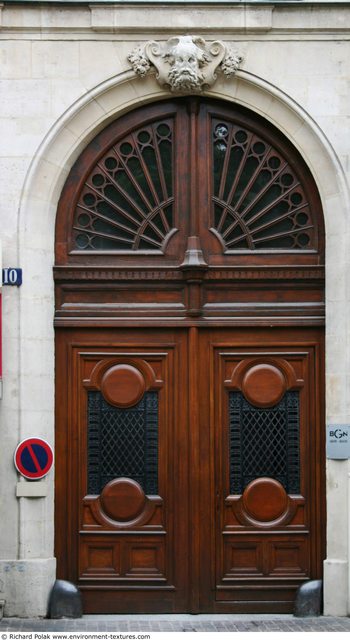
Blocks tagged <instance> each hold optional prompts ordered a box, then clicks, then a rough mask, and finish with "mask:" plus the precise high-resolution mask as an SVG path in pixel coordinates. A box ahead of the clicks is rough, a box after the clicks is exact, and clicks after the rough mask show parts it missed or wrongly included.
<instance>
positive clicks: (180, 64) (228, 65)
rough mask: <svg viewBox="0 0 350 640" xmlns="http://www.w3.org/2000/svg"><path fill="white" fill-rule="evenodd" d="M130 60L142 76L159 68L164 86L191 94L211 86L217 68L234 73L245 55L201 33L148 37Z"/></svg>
mask: <svg viewBox="0 0 350 640" xmlns="http://www.w3.org/2000/svg"><path fill="white" fill-rule="evenodd" d="M128 60H129V62H130V63H131V65H132V68H133V70H134V71H135V73H136V74H137V75H138V76H140V78H143V77H145V76H146V75H147V74H148V73H149V72H150V71H151V70H152V69H156V71H157V76H156V78H157V81H158V83H159V84H160V86H161V87H164V88H165V89H170V91H172V92H173V93H180V94H192V93H201V92H202V91H204V90H205V89H207V88H209V87H211V86H212V85H213V84H214V82H215V81H216V79H217V72H218V71H220V72H221V73H222V74H223V75H224V76H225V77H226V78H230V77H231V76H233V75H234V74H235V72H236V71H237V69H238V67H239V65H240V63H241V62H242V60H243V56H242V55H241V54H240V53H238V52H237V51H233V50H231V49H229V48H228V47H226V45H225V44H224V43H223V42H221V41H220V40H216V41H215V42H210V43H209V42H208V43H207V42H206V41H205V40H204V38H201V37H200V36H196V35H183V36H175V37H172V38H170V39H169V40H168V41H167V42H165V43H161V42H156V41H155V40H149V41H148V42H146V44H145V45H143V46H142V45H141V46H138V47H136V48H135V49H133V50H132V51H131V52H130V53H129V55H128Z"/></svg>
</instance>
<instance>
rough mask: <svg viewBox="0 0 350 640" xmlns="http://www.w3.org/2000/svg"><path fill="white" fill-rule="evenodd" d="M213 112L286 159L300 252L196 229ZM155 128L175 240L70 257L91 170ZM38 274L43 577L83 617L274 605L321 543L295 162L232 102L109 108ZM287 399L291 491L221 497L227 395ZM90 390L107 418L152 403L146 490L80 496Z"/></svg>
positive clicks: (315, 268)
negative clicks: (294, 440)
mask: <svg viewBox="0 0 350 640" xmlns="http://www.w3.org/2000/svg"><path fill="white" fill-rule="evenodd" d="M213 118H214V119H216V120H218V121H221V120H223V121H228V122H233V123H237V124H238V125H239V126H241V127H243V128H246V129H247V130H248V129H249V130H250V131H251V132H253V134H252V135H256V136H261V137H263V138H264V139H265V140H267V142H268V143H269V144H270V145H271V146H273V148H274V149H276V150H277V151H276V153H278V154H280V156H281V157H284V158H286V159H287V160H288V163H289V164H290V166H291V167H292V169H293V172H294V174H295V175H296V176H298V179H299V180H300V183H301V184H302V186H303V189H304V193H305V194H307V199H308V202H309V205H310V210H311V212H312V220H313V231H312V234H313V235H312V242H313V243H314V245H313V246H314V249H313V250H312V251H292V252H288V251H286V252H282V251H280V252H276V251H271V250H266V251H264V252H261V251H258V252H257V251H250V252H247V251H246V252H242V251H237V252H232V251H229V252H227V251H226V252H225V251H224V248H223V245H222V243H221V244H220V242H219V241H218V238H217V237H216V236H215V234H213V233H212V231H211V230H210V229H211V227H212V210H211V205H210V202H211V197H212V191H213V179H212V170H213V168H212V154H211V147H210V135H211V134H210V131H211V125H210V122H211V119H213ZM162 119H172V121H173V122H174V132H175V133H174V140H175V151H174V158H175V160H176V161H175V175H174V185H175V192H174V207H175V208H174V220H175V226H176V229H177V231H176V233H174V234H173V235H172V236H171V238H170V239H169V241H168V242H167V244H166V246H164V247H163V249H162V251H158V253H154V254H152V255H151V254H150V253H148V254H147V252H137V251H136V252H134V253H132V252H129V253H125V252H124V253H123V252H119V253H118V252H108V251H105V252H87V251H85V252H84V251H78V252H77V251H76V250H75V249H74V248H73V240H72V238H73V235H72V233H73V231H72V225H73V219H74V211H75V207H76V205H77V202H78V200H79V197H80V195H81V193H82V189H83V188H85V187H84V184H85V183H86V180H87V177H88V176H89V175H90V173H91V171H92V169H93V167H94V166H96V164H97V163H98V162H99V161H100V159H101V158H102V157H103V156H104V155H105V154H106V152H107V151H108V149H109V148H111V145H115V144H117V143H118V141H120V140H121V139H122V138H123V136H124V137H125V136H129V137H130V136H132V135H133V131H135V130H136V129H137V127H139V126H140V124H145V126H148V127H152V126H153V125H154V123H155V122H157V121H160V120H162ZM156 161H157V162H159V157H158V159H156ZM226 164H228V161H226ZM144 170H145V168H144ZM294 174H293V175H294ZM148 180H149V177H148ZM164 180H165V179H164V177H162V178H161V181H162V182H161V188H162V190H163V192H165V191H166V185H165V182H164ZM238 181H239V178H237V180H236V182H237V184H238ZM236 186H237V185H235V186H234V185H233V186H232V189H233V187H234V188H236ZM149 188H150V189H151V190H152V188H153V187H152V185H151V184H150V187H149ZM221 191H222V193H221V195H223V188H222V189H221ZM154 197H156V194H154ZM225 215H226V213H225ZM310 215H311V214H310ZM222 220H224V217H223V218H222ZM222 224H223V223H222ZM163 225H164V229H165V230H166V231H167V232H168V228H167V223H166V221H164V220H163ZM310 233H311V232H310ZM54 277H55V283H56V310H55V325H56V502H55V528H56V529H55V530H56V537H55V540H56V542H55V548H56V556H57V562H58V577H60V578H63V579H68V580H71V581H73V582H75V583H77V584H78V585H79V587H80V588H81V590H82V593H83V600H84V608H85V611H86V612H92V613H103V612H105V613H117V612H126V613H127V612H134V613H140V612H176V611H177V612H181V611H191V612H193V613H196V612H226V613H227V612H244V611H246V612H249V611H257V612H258V611H260V612H266V613H269V612H290V611H292V610H293V603H294V598H295V591H296V589H297V588H298V586H299V585H300V584H301V583H302V582H303V581H305V580H307V579H310V578H311V579H312V578H319V577H321V576H322V561H323V558H324V545H325V535H324V532H325V460H324V334H323V325H324V226H323V218H322V210H321V204H320V199H319V196H318V192H317V189H316V186H315V183H314V181H313V179H312V176H311V173H310V171H309V170H308V168H307V167H306V165H305V163H304V162H303V160H302V158H301V157H300V155H299V154H298V152H297V151H296V150H295V149H294V148H293V147H292V146H291V145H290V143H289V142H288V141H287V140H286V139H285V138H284V137H283V136H282V134H281V133H280V132H278V131H277V130H276V129H275V128H273V127H272V126H271V125H269V124H268V123H267V122H265V121H264V120H262V119H261V118H260V117H258V116H256V115H253V114H252V113H250V112H249V111H247V110H245V109H243V108H241V107H238V106H236V105H227V104H223V103H219V102H215V101H209V100H208V101H206V100H204V99H200V98H193V99H192V98H191V99H186V98H184V99H179V100H172V101H171V102H162V103H159V104H155V105H150V106H145V107H141V108H140V109H137V110H135V111H133V112H130V113H128V114H126V115H125V116H123V117H122V118H120V119H119V120H118V121H116V122H113V123H112V124H110V125H109V126H108V127H107V128H106V129H105V130H103V131H102V132H101V133H100V134H99V135H98V136H97V137H96V138H95V139H94V140H93V141H92V142H91V143H90V145H89V146H88V147H87V148H86V149H85V151H84V152H83V153H82V154H81V156H80V158H79V159H78V160H77V162H76V164H75V166H74V167H73V169H72V171H71V173H70V175H69V177H68V179H67V182H66V185H65V187H64V189H63V192H62V196H61V199H60V203H59V208H58V214H57V225H56V264H55V268H54ZM290 390H292V391H297V392H298V394H299V398H300V491H299V492H298V493H292V492H288V491H285V489H284V488H283V487H282V488H281V486H280V484H278V483H279V481H278V480H277V479H275V480H273V479H272V480H271V479H269V478H267V479H260V480H258V481H257V483H256V484H252V485H250V486H248V487H247V488H245V489H244V490H242V491H241V492H240V493H231V491H230V477H229V475H230V474H229V461H230V446H229V409H228V399H229V394H230V392H233V391H235V392H242V393H243V395H244V397H245V398H246V400H248V401H249V402H251V403H252V405H255V406H256V407H257V408H259V409H260V410H264V409H265V408H269V407H270V406H271V405H274V403H278V402H279V401H280V399H281V398H283V396H284V394H285V393H286V392H288V391H290ZM90 391H101V392H102V394H104V395H105V398H106V400H107V401H108V402H109V403H110V404H111V405H114V406H115V407H117V408H118V410H119V409H122V408H123V407H126V408H128V407H130V406H131V407H132V406H133V405H134V404H135V403H137V402H138V401H139V400H140V398H142V397H143V394H144V393H145V392H148V391H154V392H157V393H158V398H159V416H158V418H159V442H158V465H159V467H158V494H157V495H146V494H144V492H143V490H142V489H140V488H139V486H136V485H134V484H133V481H129V480H127V481H124V480H122V479H117V478H115V479H113V480H112V481H111V482H109V483H108V484H107V485H106V487H105V488H104V489H102V490H101V492H100V494H99V495H97V494H96V495H90V494H89V492H88V483H87V475H88V441H87V418H88V404H87V398H88V393H89V392H90ZM253 482H254V481H253ZM276 483H277V484H276ZM118 496H119V498H118ZM261 496H262V498H261ZM260 502H262V503H263V504H260Z"/></svg>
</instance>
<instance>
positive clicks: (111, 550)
mask: <svg viewBox="0 0 350 640" xmlns="http://www.w3.org/2000/svg"><path fill="white" fill-rule="evenodd" d="M105 335H106V334H105ZM184 337H185V336H183V335H182V334H181V332H179V333H177V334H176V335H172V334H169V333H168V334H164V333H163V335H162V336H161V337H160V338H157V337H156V336H155V334H152V333H148V334H147V333H144V334H142V335H141V334H137V333H134V334H133V336H132V338H131V337H130V334H129V336H128V337H126V336H125V332H119V336H118V342H115V341H114V340H113V338H112V337H111V338H112V339H111V340H108V341H107V343H105V344H97V343H98V342H99V338H100V336H98V335H97V334H95V336H93V335H92V332H90V333H89V335H88V336H87V339H86V340H84V341H82V340H80V344H79V345H77V344H75V343H74V341H73V339H72V338H73V336H72V338H70V337H69V336H68V335H66V340H65V343H66V345H65V346H66V349H67V352H68V368H69V369H70V370H71V371H72V376H73V377H72V381H71V383H72V384H71V389H72V395H71V396H70V397H69V398H68V403H69V405H70V408H71V413H70V415H71V416H72V418H71V421H70V424H69V425H68V433H67V434H66V437H67V441H68V442H70V443H72V445H71V459H70V464H69V468H68V475H69V484H68V487H67V490H68V494H69V495H68V500H69V507H68V508H69V513H68V526H69V528H70V531H69V534H68V535H69V538H70V545H71V548H70V550H69V555H70V559H71V567H70V572H71V579H73V580H74V582H77V583H78V585H79V587H80V589H81V590H82V593H83V599H84V606H85V610H86V611H90V612H98V611H105V612H108V611H110V612H117V611H128V610H130V609H132V610H135V611H137V610H144V609H145V608H146V609H147V610H149V611H162V610H166V611H172V610H174V611H175V610H184V608H185V606H186V598H185V594H186V590H187V580H186V578H187V566H186V563H187V551H186V547H187V531H188V523H187V490H186V488H187V466H186V465H185V464H184V463H183V460H186V459H187V456H188V454H187V436H186V431H185V425H186V418H187V414H186V410H187V409H186V396H185V386H186V376H187V374H186V350H185V349H184ZM164 340H165V342H164ZM180 365H181V367H183V373H182V374H181V372H180V370H179V367H180ZM180 397H181V402H179V398H180ZM182 431H183V433H182ZM73 434H74V435H73ZM180 554H181V555H182V558H183V561H182V562H181V563H177V562H176V558H177V557H178V556H179V555H180ZM75 558H77V560H75Z"/></svg>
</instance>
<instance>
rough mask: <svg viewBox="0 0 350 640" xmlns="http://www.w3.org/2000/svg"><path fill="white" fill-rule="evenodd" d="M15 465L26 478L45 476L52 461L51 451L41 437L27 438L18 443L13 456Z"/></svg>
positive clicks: (36, 478)
mask: <svg viewBox="0 0 350 640" xmlns="http://www.w3.org/2000/svg"><path fill="white" fill-rule="evenodd" d="M14 462H15V467H16V469H17V471H19V473H20V474H21V475H22V476H24V478H27V479H28V480H39V479H40V478H43V477H44V476H46V475H47V474H48V473H49V471H50V469H51V467H52V463H53V451H52V449H51V447H50V445H49V444H48V442H46V441H45V440H42V439H41V438H27V439H26V440H22V442H20V443H19V445H18V447H17V449H16V451H15V456H14Z"/></svg>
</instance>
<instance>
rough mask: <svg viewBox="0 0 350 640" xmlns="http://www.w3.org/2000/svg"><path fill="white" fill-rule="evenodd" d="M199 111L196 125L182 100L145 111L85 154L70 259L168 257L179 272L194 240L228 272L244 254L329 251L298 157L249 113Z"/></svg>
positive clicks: (206, 105) (65, 200)
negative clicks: (219, 256)
mask: <svg viewBox="0 0 350 640" xmlns="http://www.w3.org/2000/svg"><path fill="white" fill-rule="evenodd" d="M199 104H200V105H201V106H200V108H199V111H198V113H196V116H195V117H193V115H192V116H191V115H190V113H189V111H188V102H187V101H186V100H185V99H184V100H178V101H174V102H173V103H169V104H168V103H165V106H164V107H163V105H161V104H160V105H156V106H155V107H147V108H142V109H140V110H139V112H138V114H137V115H135V116H134V115H133V114H128V115H127V116H125V118H121V119H120V121H116V122H115V123H113V124H112V125H109V127H107V128H106V129H105V130H104V131H103V132H101V133H100V134H99V135H98V136H97V137H96V138H95V140H94V141H93V142H92V143H91V144H90V145H89V147H88V148H87V149H86V150H85V152H83V154H82V156H81V159H80V160H79V161H78V162H77V163H76V168H74V169H73V171H72V175H73V178H72V185H71V187H74V189H75V190H74V191H72V189H71V190H70V185H69V180H68V181H67V185H68V186H67V188H66V191H65V192H64V195H63V197H62V198H61V208H60V210H61V211H62V212H63V214H62V215H66V212H67V210H68V211H70V213H69V215H70V229H69V242H68V250H69V252H70V254H71V255H72V256H73V254H85V256H87V255H89V254H90V256H91V255H92V254H105V255H107V254H118V255H120V254H124V255H127V256H129V257H126V258H125V261H126V264H127V263H128V261H129V263H130V261H131V260H132V257H130V256H132V255H133V254H140V255H141V254H144V255H145V257H144V258H143V260H144V261H145V260H146V261H147V256H154V258H152V259H154V260H156V261H157V260H158V264H159V261H160V260H161V257H162V256H163V255H164V254H167V257H168V259H169V260H170V259H171V260H174V262H176V263H177V264H181V263H182V261H183V259H184V252H185V250H186V249H185V247H186V245H187V237H188V236H197V237H198V238H199V242H200V245H201V247H202V249H203V251H204V255H205V259H208V256H209V262H210V256H211V255H214V254H215V255H216V256H217V254H218V253H221V254H222V258H223V263H225V264H229V263H230V260H232V261H233V262H234V261H235V260H236V257H235V256H237V255H239V254H254V255H255V256H256V255H258V254H269V255H270V256H271V254H275V258H273V259H274V260H276V261H277V260H278V257H277V254H299V256H300V258H301V255H302V254H311V253H313V254H317V253H318V252H320V253H321V252H322V242H321V244H320V245H319V241H318V240H319V229H320V226H319V225H320V224H321V225H322V221H321V216H319V212H320V211H321V207H320V203H319V200H318V196H317V192H316V190H315V186H314V183H313V180H312V177H311V175H310V173H309V171H308V169H307V168H306V167H305V165H304V164H303V162H302V160H301V158H299V156H298V154H297V152H296V151H295V150H294V149H293V148H292V147H291V146H290V145H289V143H288V142H287V141H285V140H283V138H282V136H280V135H279V134H278V132H277V131H274V130H273V128H272V127H267V125H266V124H265V123H264V122H262V121H261V120H260V119H259V118H255V119H253V118H251V116H250V115H249V114H248V115H247V114H246V113H245V111H244V110H243V109H242V110H241V109H238V108H237V107H232V109H231V108H228V107H221V106H218V107H217V104H216V103H211V102H209V101H208V102H206V101H200V102H199ZM75 171H76V172H77V173H75ZM77 180H78V182H77ZM78 184H79V186H77V185H78ZM72 193H73V199H72ZM315 193H316V195H315ZM318 209H319V211H318ZM212 234H214V235H215V236H216V238H217V240H218V241H219V244H218V243H217V241H215V240H214V238H213V235H212ZM66 238H67V236H66ZM320 238H321V236H320ZM170 239H171V242H169V241H170ZM63 243H64V239H63V238H62V244H63ZM220 245H221V247H222V251H221V250H220ZM198 246H199V245H198ZM206 252H207V254H206ZM155 256H158V258H156V257H155ZM230 256H233V257H232V258H231V257H230ZM309 257H310V256H309ZM89 259H90V258H88V260H89ZM256 259H257V260H260V259H263V258H259V257H258V258H256ZM291 259H292V261H293V258H291ZM301 259H302V258H301ZM74 260H75V261H78V257H74V256H73V262H74ZM254 260H255V258H254ZM295 260H296V261H297V260H298V257H297V256H295ZM310 260H312V257H310ZM243 261H244V258H243ZM216 264H217V262H216Z"/></svg>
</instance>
